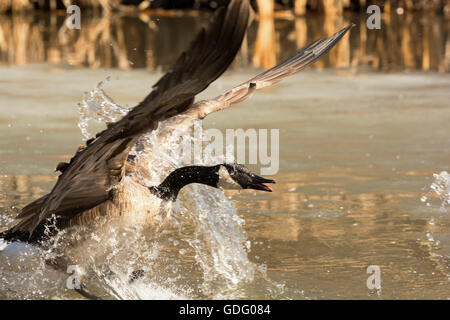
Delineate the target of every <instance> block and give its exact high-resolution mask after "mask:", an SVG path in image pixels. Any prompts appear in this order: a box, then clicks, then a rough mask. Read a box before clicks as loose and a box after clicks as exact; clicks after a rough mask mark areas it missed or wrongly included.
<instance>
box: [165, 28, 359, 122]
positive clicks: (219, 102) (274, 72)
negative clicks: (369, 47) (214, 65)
mask: <svg viewBox="0 0 450 320" xmlns="http://www.w3.org/2000/svg"><path fill="white" fill-rule="evenodd" d="M354 26H355V25H354V24H351V25H348V26H347V27H345V28H343V29H342V30H340V31H338V32H336V33H335V34H334V35H333V36H331V37H329V38H328V39H320V40H317V41H315V42H313V43H311V44H310V45H308V46H306V47H305V48H302V49H300V50H299V51H297V52H296V53H294V54H293V55H292V56H291V57H289V58H288V59H287V60H285V61H284V62H282V63H280V64H278V65H276V66H275V67H273V68H271V69H268V70H266V71H264V72H262V73H260V74H258V75H257V76H255V77H253V78H252V79H250V80H248V81H246V82H244V83H242V84H240V85H238V86H236V87H234V88H233V89H231V90H229V91H227V92H225V93H224V94H222V95H220V96H218V97H216V98H214V99H210V100H202V101H199V102H197V103H196V104H194V105H193V106H192V107H191V108H190V109H189V110H187V111H186V112H185V113H183V114H182V116H181V115H180V117H179V119H181V118H182V119H183V121H192V120H194V119H203V118H204V117H206V116H207V115H208V114H210V113H213V112H216V111H219V110H222V109H225V108H228V107H230V106H232V105H233V104H236V103H239V102H242V101H244V100H246V99H248V98H250V97H251V96H252V95H253V94H254V93H255V92H256V90H257V89H261V88H265V87H268V86H271V85H274V84H276V83H277V82H279V81H281V80H283V79H284V78H287V77H289V76H291V75H293V74H295V73H297V72H299V71H300V70H302V69H304V68H305V67H307V66H309V65H311V64H312V63H314V62H315V61H316V60H317V59H319V58H320V57H322V56H323V55H324V54H326V53H327V52H328V51H329V50H330V49H331V48H333V47H334V46H335V45H336V43H338V42H339V40H341V39H342V37H343V36H344V35H345V34H346V33H347V31H348V30H350V29H351V28H352V27H354ZM173 121H174V122H175V121H177V119H174V120H173ZM178 121H179V120H178Z"/></svg>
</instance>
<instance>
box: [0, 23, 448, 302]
mask: <svg viewBox="0 0 450 320" xmlns="http://www.w3.org/2000/svg"><path fill="white" fill-rule="evenodd" d="M24 19H28V18H24ZM58 19H60V18H56V20H57V21H59V20H58ZM129 19H131V18H129ZM155 19H156V18H155ZM166 19H168V18H166ZM170 19H171V21H170V22H168V21H166V20H164V19H161V22H160V25H158V28H159V29H158V30H166V28H169V30H176V29H170V28H176V26H177V25H183V26H184V25H186V24H185V22H184V20H182V19H188V18H180V19H181V20H177V18H170ZM408 19H409V18H407V17H395V19H394V18H393V20H394V22H391V23H392V24H390V27H391V29H390V30H403V31H402V32H403V34H402V35H399V37H400V38H401V39H405V36H406V35H407V34H409V33H408V32H409V31H408V26H409V25H408V24H407V21H408ZM119 20H120V21H121V23H124V24H126V25H127V26H129V28H134V26H135V25H136V24H137V25H140V24H141V23H142V22H140V21H138V22H136V21H135V20H131V21H128V20H127V19H125V18H121V19H119ZM11 21H12V22H14V21H13V20H11ZM11 21H10V22H8V23H12V22H11ZM155 21H156V20H155ZM164 21H165V22H164ZM193 21H197V20H193ZM315 21H321V20H320V19H318V20H314V19H313V18H311V19H310V20H308V21H307V22H305V21H304V23H305V25H309V26H311V25H319V26H321V24H319V22H315ZM421 21H422V25H421V26H419V27H418V28H424V30H428V29H427V28H428V27H429V24H431V25H432V27H431V29H432V30H433V31H432V32H434V34H440V35H445V34H446V32H447V29H446V28H445V27H443V26H445V24H446V22H445V21H442V20H439V19H436V20H427V19H426V18H424V19H423V20H421ZM436 21H437V22H436ZM275 22H276V23H275V26H276V28H275V29H274V30H276V34H277V35H283V37H282V38H283V39H291V40H289V41H287V40H283V41H279V40H277V42H276V45H275V46H274V47H276V48H278V49H276V50H275V53H276V54H275V60H270V59H272V58H270V59H269V60H268V61H269V62H267V61H266V62H265V63H267V64H270V63H272V64H273V63H274V62H275V61H279V59H282V58H283V57H287V56H288V55H289V54H290V53H292V52H294V51H295V48H296V46H297V44H301V43H302V42H303V41H306V40H302V39H301V37H299V35H298V33H294V35H293V36H290V35H291V33H292V32H293V31H291V33H289V32H286V30H285V29H283V28H288V29H289V28H291V29H292V28H293V26H294V25H296V24H297V23H301V22H298V21H285V20H281V21H280V20H276V21H275ZM294 22H295V23H294ZM2 23H3V25H4V24H5V23H6V22H4V21H3V22H2ZM155 23H156V22H155ZM163 23H167V26H166V25H163ZM50 25H51V23H50ZM286 25H287V26H286ZM332 25H334V24H332ZM284 26H285V27H284ZM30 28H33V24H31V25H30ZM136 28H141V29H142V28H144V27H143V26H139V27H136ZM190 28H191V27H190ZM250 28H251V29H250V33H249V36H248V48H250V49H249V51H246V48H245V47H244V48H243V49H242V50H241V53H240V55H239V57H238V59H237V61H236V62H235V64H234V65H233V68H232V70H230V71H228V72H226V73H225V74H224V76H222V77H221V78H220V79H219V80H217V81H216V82H215V83H214V84H213V85H212V86H211V87H210V88H209V89H208V90H207V91H206V92H204V93H202V94H201V96H200V98H205V97H211V96H215V95H217V94H219V93H221V92H222V91H223V90H225V89H227V88H230V87H232V86H233V85H235V84H237V83H240V82H243V81H245V80H247V79H248V78H250V77H252V76H253V75H255V74H257V73H258V72H259V71H260V69H258V67H259V66H262V65H264V64H263V63H261V62H259V61H262V60H264V59H263V58H255V57H257V53H255V50H256V49H254V48H256V47H257V45H256V44H255V41H257V39H256V38H257V35H255V28H256V29H257V25H252V26H251V27H250ZM252 28H253V31H252ZM193 29H195V28H194V27H193ZM299 29H300V30H301V28H299ZM117 30H120V29H117ZM127 30H129V29H127ZM308 30H313V29H312V27H310V28H309V29H308ZM318 30H323V29H318ZM388 31H389V30H382V31H377V32H380V33H382V34H383V35H386V32H388ZM48 32H50V34H51V32H53V31H51V30H50V31H48ZM161 32H168V31H161ZM161 32H157V33H156V32H155V33H154V36H155V37H162V38H161V39H164V37H163V34H161ZM308 32H310V31H308ZM311 32H312V31H311ZM317 32H318V33H320V32H319V31H317ZM361 32H363V30H362V29H361V30H357V31H355V33H352V35H351V37H350V38H348V39H347V38H346V39H344V42H343V44H342V45H341V47H339V46H338V47H337V48H336V49H335V50H334V51H333V52H332V53H331V55H330V56H328V57H327V58H325V59H324V60H323V61H322V62H321V63H319V64H318V65H317V66H316V67H319V70H317V69H312V70H311V69H310V70H306V71H303V72H301V73H300V74H298V75H295V76H293V77H291V78H289V79H287V80H286V81H283V82H282V83H280V84H278V85H277V86H275V87H272V88H269V89H266V90H263V91H262V92H258V93H257V94H256V95H255V96H253V97H252V99H251V100H249V101H246V102H244V103H242V104H240V105H238V106H236V107H233V108H231V109H229V110H226V111H223V112H221V113H217V114H214V115H211V116H209V117H208V118H207V119H206V120H205V121H204V127H205V128H219V129H221V130H225V129H226V128H244V129H247V128H267V129H280V170H279V172H278V173H277V174H276V175H275V177H274V179H275V180H276V181H277V184H276V185H274V187H273V190H274V192H273V193H254V192H252V191H243V192H239V193H237V192H227V193H226V195H227V197H229V198H226V197H223V196H221V195H220V192H218V191H214V190H210V189H208V188H207V187H197V186H193V187H189V188H186V189H184V190H183V191H182V192H181V195H180V201H179V203H178V204H177V206H178V207H177V208H178V209H177V210H178V211H177V212H178V215H175V220H174V221H173V224H172V225H171V227H170V228H168V229H167V230H165V231H164V232H162V233H161V235H159V236H158V239H157V241H156V242H150V240H149V242H142V241H137V240H136V241H134V240H135V238H134V237H132V236H129V238H128V239H129V242H130V244H129V248H128V249H127V247H124V246H123V244H124V243H125V242H118V243H112V244H111V245H110V247H108V248H109V249H111V248H113V249H117V252H115V254H114V255H106V256H104V257H103V258H102V256H101V255H98V257H97V258H95V259H94V258H93V260H95V262H96V263H92V262H91V263H90V267H91V268H93V266H98V269H97V270H93V271H92V273H93V274H95V275H99V274H101V275H105V274H108V272H109V271H110V270H113V271H114V272H113V273H114V274H117V275H119V276H117V277H109V278H108V277H107V276H105V278H104V279H102V280H98V279H97V280H96V279H89V281H90V282H91V283H92V285H93V288H94V289H93V290H94V291H95V292H97V293H98V294H102V295H103V297H105V298H224V297H227V298H251V299H253V298H277V299H318V298H331V299H338V298H339V299H365V298H375V299H378V298H384V299H387V298H393V299H422V298H425V299H448V298H450V264H449V263H450V237H449V231H450V218H449V212H448V210H446V209H445V208H444V209H443V208H442V201H441V199H439V198H438V197H437V195H436V194H434V193H429V191H430V188H429V186H430V185H431V184H432V182H433V173H439V172H441V171H444V170H447V171H449V158H450V148H449V146H450V135H449V131H448V119H450V108H449V104H448V101H450V93H449V90H448V88H449V86H450V78H449V76H448V74H447V73H445V71H446V70H448V64H446V63H447V62H448V60H446V53H445V49H443V48H445V45H444V44H445V39H447V38H446V36H444V37H441V38H439V39H441V40H436V38H433V40H431V39H432V38H427V36H426V33H423V34H421V35H422V36H423V39H428V40H424V41H423V42H421V44H418V43H417V42H415V41H413V40H409V41H407V43H411V44H414V46H420V48H419V47H415V48H416V50H415V51H411V50H409V49H408V50H406V49H403V50H402V49H401V48H402V44H401V45H400V49H398V51H396V50H397V49H395V48H397V47H394V44H392V42H391V40H388V39H386V38H382V39H381V40H380V38H377V37H376V36H373V35H372V34H369V33H368V34H367V37H368V39H370V38H371V37H374V38H373V39H374V40H373V41H375V42H377V41H380V42H381V44H386V47H385V48H386V50H388V51H389V50H390V51H389V52H403V54H407V53H408V52H410V53H411V54H413V57H412V58H411V60H407V59H406V60H405V58H404V57H405V56H404V55H400V56H399V57H398V58H395V59H394V57H393V56H392V55H391V56H390V57H389V58H383V55H382V54H380V51H376V50H372V49H371V50H370V52H371V55H372V56H373V57H374V59H375V60H376V59H378V60H377V61H380V63H379V64H376V63H375V64H372V66H369V65H368V63H364V61H365V60H364V61H363V60H361V59H360V58H358V59H359V60H358V62H354V61H355V59H356V58H355V57H365V55H361V54H360V53H361V50H362V47H361V45H360V42H359V41H358V39H361V38H360V37H361ZM364 32H369V31H367V30H365V31H364ZM256 33H257V31H256ZM175 34H176V33H175ZM151 35H152V33H150V35H149V37H150V36H151ZM312 35H313V36H314V37H316V33H314V34H312ZM320 35H323V33H321V34H320ZM290 37H291V38H290ZM307 38H308V41H309V40H310V39H309V38H310V37H309V36H308V37H307ZM126 39H127V41H128V42H129V43H134V42H136V41H137V40H136V41H135V40H133V39H134V38H132V37H131V38H130V37H126ZM136 39H139V40H140V41H141V39H142V38H140V37H137V38H136ZM176 39H177V38H175V39H173V42H174V43H177V45H179V47H175V45H173V46H172V45H171V46H169V45H167V47H164V48H161V47H158V46H155V47H151V46H150V44H151V43H158V42H151V41H147V40H146V41H144V40H142V41H143V43H144V44H143V45H142V47H139V46H138V45H136V46H135V48H137V49H136V50H135V52H137V53H136V55H137V56H139V55H142V54H143V52H149V51H146V50H150V52H151V55H150V53H148V56H147V57H149V56H152V57H156V56H157V55H158V54H159V55H160V58H158V59H160V60H158V59H156V58H154V59H155V60H153V61H154V62H152V63H153V64H150V65H149V64H148V60H147V62H143V61H141V60H139V59H137V58H136V57H137V56H133V53H132V52H133V48H131V49H130V50H131V51H130V53H129V55H127V56H126V60H127V61H128V60H129V61H132V62H133V61H134V64H133V65H131V66H130V65H129V64H128V65H127V66H126V67H121V65H120V64H118V63H116V62H114V59H112V60H111V61H112V62H108V63H106V62H105V61H104V60H103V59H104V58H102V57H104V56H103V55H102V54H98V52H97V51H95V54H94V55H93V57H95V58H93V60H92V61H93V62H92V63H93V64H91V63H90V62H86V61H85V60H83V61H82V62H79V63H72V65H71V64H70V63H71V60H70V59H69V58H66V57H69V55H67V56H66V55H64V54H63V55H61V56H60V59H59V60H57V61H54V60H51V59H50V58H49V56H46V57H44V58H42V59H41V60H39V59H37V60H33V59H31V60H26V61H24V62H26V64H24V65H20V63H18V61H16V60H14V59H13V58H7V59H6V58H3V61H4V62H5V63H6V64H8V65H5V66H3V67H2V68H1V71H0V72H1V74H2V79H1V82H0V136H1V137H2V139H1V140H0V212H1V215H0V226H1V227H5V228H6V227H8V226H11V225H12V224H13V223H14V222H13V220H12V219H13V217H14V216H15V215H16V214H17V212H18V211H19V209H20V208H21V207H22V206H23V205H25V204H26V203H28V202H30V201H31V200H33V199H36V198H38V197H40V196H42V195H44V194H46V193H47V192H48V191H49V190H50V189H51V187H52V186H53V184H54V182H55V181H56V177H57V176H56V174H54V173H53V168H54V167H55V165H56V163H58V162H59V161H63V160H66V159H68V158H70V156H71V155H72V154H73V152H74V151H75V149H76V147H77V146H78V145H79V144H82V136H81V134H80V130H79V128H78V126H77V125H78V122H79V114H78V108H77V103H79V102H81V101H82V99H83V92H86V91H91V90H93V89H94V88H95V86H96V85H97V83H98V82H100V81H104V82H105V84H104V89H105V91H106V92H107V93H108V95H109V96H111V97H112V98H113V99H114V101H115V102H116V103H118V104H119V105H121V106H124V107H125V106H127V105H128V106H133V105H135V104H136V103H137V102H139V101H140V100H141V99H142V98H143V97H144V96H145V94H146V93H147V92H148V91H149V88H150V87H151V85H152V83H154V82H155V81H156V80H157V79H158V77H159V76H161V74H162V71H161V70H160V69H158V68H157V70H145V69H142V68H143V67H147V68H148V69H153V68H154V67H157V66H161V68H162V69H164V67H165V65H166V64H168V63H169V62H170V61H172V60H173V58H175V56H176V55H175V53H174V52H179V51H180V50H181V48H183V47H184V44H183V45H182V42H183V41H181V40H180V41H176ZM311 40H312V39H311ZM108 41H109V39H108V40H105V44H104V47H105V46H106V43H107V42H108ZM155 41H156V40H155ZM159 41H161V40H159ZM405 41H406V40H405ZM427 41H438V42H439V41H441V42H439V43H441V44H442V45H443V46H442V47H439V46H437V45H436V43H433V44H432V45H431V46H430V48H431V49H430V50H429V51H428V54H427V53H426V52H427V51H426V50H424V49H423V48H426V45H424V44H426V43H427ZM369 42H370V41H369ZM369 42H367V43H369ZM44 43H47V45H48V43H51V41H48V42H44ZM387 44H390V45H392V46H393V48H392V49H389V48H388V47H387ZM59 45H60V44H58V46H59ZM99 45H100V46H101V42H100V44H99ZM62 47H63V48H67V50H69V51H70V50H72V49H71V47H70V45H67V46H62ZM129 47H130V46H122V45H119V48H121V50H123V49H124V48H129ZM364 47H365V48H367V46H364ZM447 47H448V45H447ZM15 48H16V49H17V47H15ZM46 48H47V47H46ZM148 48H150V49H148ZM369 48H370V46H369ZM374 48H377V46H375V47H374ZM421 48H422V49H421ZM46 50H47V49H46ZM58 50H59V49H58ZM58 50H56V51H55V52H59V51H58ZM77 50H78V49H77ZM158 50H159V52H160V53H157V52H158ZM386 50H384V51H386ZM11 51H12V50H9V51H8V52H11ZM43 52H48V51H45V50H44V51H43ZM355 52H357V53H358V54H356V53H355ZM433 52H435V53H436V55H433ZM44 56H45V55H44ZM3 57H4V56H3ZM163 57H164V59H167V61H165V60H163ZM172 57H173V58H172ZM342 57H344V58H345V59H344V58H342ZM436 57H440V58H439V59H438V58H436ZM134 58H136V59H134ZM152 59H153V58H152ZM258 59H260V60H258ZM261 59H262V60H261ZM396 59H397V60H396ZM375 60H374V61H375ZM80 61H81V60H80ZM95 61H97V62H98V64H96V63H95ZM139 61H141V62H139ZM340 61H344V63H340ZM383 61H384V62H383ZM389 61H391V62H392V61H394V62H395V61H403V62H404V64H396V63H393V64H394V66H392V65H393V64H392V63H391V62H389ZM405 61H410V63H411V64H409V65H407V64H406V62H405ZM424 61H425V62H424ZM427 61H428V62H429V63H427ZM446 61H447V62H446ZM30 62H33V63H30ZM48 62H50V63H48ZM83 65H84V66H89V67H90V68H86V67H83ZM358 65H359V66H358ZM124 66H125V65H124ZM391 66H392V67H391ZM427 66H428V67H427ZM446 66H447V67H446ZM117 67H118V68H117ZM446 68H447V69H446ZM377 69H381V70H382V71H381V72H380V71H377ZM429 69H431V70H429ZM386 70H389V72H385V71H386ZM439 71H441V72H439ZM108 77H109V78H108ZM107 78H108V79H109V81H106V79H107ZM94 131H95V130H94ZM210 160H211V161H213V160H214V159H210ZM160 162H161V165H162V163H164V159H160ZM164 165H165V164H164ZM171 165H173V164H171ZM252 169H254V170H258V166H256V167H255V166H252ZM193 192H197V193H198V194H199V196H198V198H199V199H200V200H199V199H194V200H192V199H191V193H193ZM424 195H427V199H426V201H425V202H422V201H421V197H423V196H424ZM230 204H231V205H232V206H234V207H235V208H237V211H234V210H233V209H232V208H231V207H230ZM125 233H126V231H125ZM227 233H228V234H229V237H226V236H225V235H226V234H227ZM148 236H149V237H151V236H153V235H148ZM124 237H125V238H124V239H127V236H124ZM111 239H114V240H116V239H115V238H114V237H111ZM124 239H122V240H123V241H125V240H124ZM130 239H133V241H131V240H130ZM119 240H120V239H119ZM151 241H154V239H153V238H152V239H151ZM130 248H132V250H131V249H130ZM121 250H122V251H121ZM127 250H128V252H131V251H132V252H133V253H132V254H131V253H128V254H125V256H124V257H126V258H127V259H128V260H133V259H135V260H136V265H137V264H138V263H139V262H138V260H142V261H143V262H144V264H149V261H150V262H151V263H152V265H151V267H150V266H148V267H149V268H150V270H151V272H149V274H148V276H147V278H146V281H145V282H143V283H140V284H137V285H136V286H137V287H133V288H129V287H128V285H127V284H126V283H124V280H123V279H125V277H121V275H122V273H121V272H123V274H126V273H127V272H128V271H127V270H128V269H127V270H125V269H124V268H125V267H124V268H121V266H120V264H121V262H122V263H123V264H124V266H126V267H129V266H130V265H131V264H129V263H128V262H127V263H125V260H126V259H125V258H122V260H121V257H122V256H121V254H124V252H126V251H127ZM35 251H36V249H32V248H28V247H24V246H21V245H15V246H13V247H9V248H8V250H6V252H5V251H3V252H0V268H1V270H2V272H1V273H0V274H1V276H0V297H1V298H6V299H11V298H78V296H77V295H76V294H75V293H74V292H73V291H71V290H68V289H66V288H65V281H66V279H67V275H66V274H64V273H63V272H58V271H54V270H53V269H52V268H49V267H47V266H45V265H43V264H42V260H41V259H40V258H39V257H41V256H42V253H36V252H35ZM108 259H110V260H108ZM370 265H376V266H379V267H380V270H381V281H382V283H381V288H382V289H381V291H378V292H377V291H376V290H369V289H368V288H367V286H366V280H367V278H368V276H369V275H368V274H367V273H366V269H367V267H368V266H370ZM230 266H231V267H230ZM102 268H104V269H102ZM107 268H109V269H108V270H109V271H108V270H107ZM110 273H111V272H110ZM94 278H95V277H94ZM105 288H106V289H105Z"/></svg>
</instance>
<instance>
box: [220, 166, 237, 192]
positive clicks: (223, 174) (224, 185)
mask: <svg viewBox="0 0 450 320" xmlns="http://www.w3.org/2000/svg"><path fill="white" fill-rule="evenodd" d="M217 186H218V187H219V188H221V189H231V190H241V189H242V187H241V186H240V184H239V183H237V182H236V181H234V180H233V178H231V176H230V174H229V173H228V170H227V169H226V168H225V167H220V169H219V182H218V183H217Z"/></svg>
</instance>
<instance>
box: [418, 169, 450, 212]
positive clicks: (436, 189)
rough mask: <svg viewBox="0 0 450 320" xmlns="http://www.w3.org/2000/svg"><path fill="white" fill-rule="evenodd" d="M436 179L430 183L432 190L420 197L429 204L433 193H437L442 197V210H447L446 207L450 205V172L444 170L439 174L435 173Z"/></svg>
mask: <svg viewBox="0 0 450 320" xmlns="http://www.w3.org/2000/svg"><path fill="white" fill-rule="evenodd" d="M433 178H434V181H433V183H432V184H431V185H430V189H431V190H430V191H429V192H428V193H427V194H426V195H424V196H423V197H421V198H420V200H421V201H422V202H426V203H427V205H428V202H427V201H428V198H429V197H430V195H432V194H436V195H437V196H438V197H439V198H440V199H441V211H442V212H445V211H446V210H447V209H446V207H447V206H448V205H450V174H448V172H447V171H442V172H441V173H439V174H436V173H435V174H433Z"/></svg>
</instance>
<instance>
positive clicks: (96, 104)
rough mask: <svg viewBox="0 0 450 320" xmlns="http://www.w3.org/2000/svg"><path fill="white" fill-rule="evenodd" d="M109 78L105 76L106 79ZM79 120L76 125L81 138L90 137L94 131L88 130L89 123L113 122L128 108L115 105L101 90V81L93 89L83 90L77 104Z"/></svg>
mask: <svg viewBox="0 0 450 320" xmlns="http://www.w3.org/2000/svg"><path fill="white" fill-rule="evenodd" d="M109 80H110V78H109V77H107V78H106V81H109ZM78 110H79V113H80V120H79V121H78V127H79V128H80V130H81V134H82V135H83V140H87V139H89V138H90V137H92V136H93V135H94V134H95V133H96V132H89V124H90V123H93V122H94V123H98V124H105V123H107V122H115V121H117V120H118V119H119V118H121V117H122V116H124V115H125V114H127V113H128V109H126V108H123V107H121V106H119V105H117V104H116V103H115V102H114V101H113V100H112V99H111V98H110V97H108V95H107V94H106V93H105V91H103V81H101V82H100V83H98V84H97V86H96V87H95V88H94V90H91V91H89V92H85V93H84V95H83V100H82V101H81V103H79V104H78Z"/></svg>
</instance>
